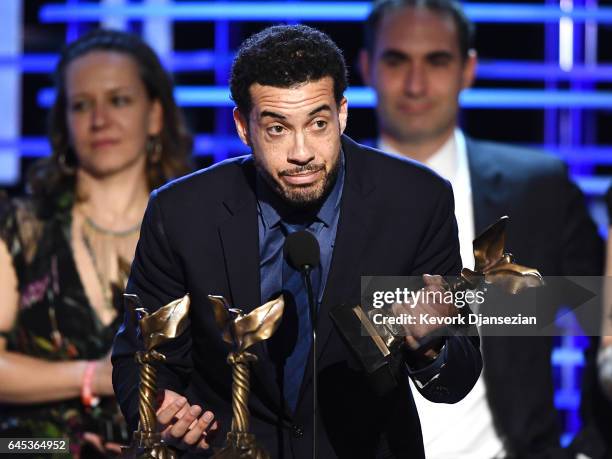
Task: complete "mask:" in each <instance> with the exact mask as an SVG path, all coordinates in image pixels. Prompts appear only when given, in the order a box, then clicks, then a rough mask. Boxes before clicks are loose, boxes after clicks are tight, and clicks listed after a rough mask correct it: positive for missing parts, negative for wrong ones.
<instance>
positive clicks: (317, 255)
mask: <svg viewBox="0 0 612 459" xmlns="http://www.w3.org/2000/svg"><path fill="white" fill-rule="evenodd" d="M283 254H284V256H285V259H286V260H287V262H288V263H289V266H291V267H292V268H293V269H295V270H296V271H300V272H301V273H302V279H303V280H304V283H305V284H306V291H307V292H308V306H309V308H310V324H311V327H312V375H313V376H312V396H313V402H312V457H313V459H316V458H317V397H318V395H317V331H316V330H317V302H316V300H315V298H314V294H313V291H312V282H311V280H310V273H311V271H312V270H313V268H315V267H316V266H317V265H318V264H319V263H320V261H321V249H320V247H319V242H318V241H317V238H315V237H314V235H313V234H312V233H311V232H310V231H307V230H301V231H296V232H295V233H291V234H289V235H288V236H287V237H286V238H285V245H284V247H283Z"/></svg>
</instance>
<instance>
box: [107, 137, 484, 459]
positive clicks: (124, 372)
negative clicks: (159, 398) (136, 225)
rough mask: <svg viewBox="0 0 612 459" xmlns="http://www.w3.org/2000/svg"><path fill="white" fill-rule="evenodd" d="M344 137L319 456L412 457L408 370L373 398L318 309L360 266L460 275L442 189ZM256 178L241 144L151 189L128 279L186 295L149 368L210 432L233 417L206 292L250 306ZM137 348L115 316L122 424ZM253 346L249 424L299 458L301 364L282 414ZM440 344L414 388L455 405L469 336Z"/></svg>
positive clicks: (158, 291) (344, 289)
mask: <svg viewBox="0 0 612 459" xmlns="http://www.w3.org/2000/svg"><path fill="white" fill-rule="evenodd" d="M342 146H343V151H344V153H345V159H346V163H345V164H346V177H345V182H344V191H343V195H342V202H341V207H340V220H339V223H338V230H337V237H336V242H335V247H334V253H333V257H332V264H331V268H330V273H329V277H328V281H327V286H326V289H325V292H324V296H323V301H322V305H321V311H320V316H319V317H320V318H319V323H318V331H317V342H318V359H319V360H318V365H319V375H318V377H319V379H318V381H319V418H320V421H319V423H318V427H317V442H318V452H319V454H318V455H319V457H321V458H333V457H342V458H352V459H354V458H360V457H363V458H371V457H398V458H399V457H402V458H405V457H411V458H422V457H424V454H423V446H422V438H421V430H420V425H419V420H418V415H417V413H416V409H415V406H414V402H413V398H412V394H411V392H410V388H409V385H408V381H407V376H406V375H403V378H401V380H400V384H399V387H398V388H397V389H396V390H394V391H392V392H391V393H389V394H387V395H386V396H384V397H377V396H376V395H375V394H374V392H373V390H372V389H371V387H370V386H369V383H368V381H367V380H366V377H365V375H364V373H363V372H362V370H361V367H360V365H359V364H358V362H357V361H356V360H355V359H354V357H353V356H352V355H351V353H350V352H349V350H348V348H347V347H346V345H345V344H344V343H343V341H342V340H341V338H340V336H339V334H338V332H337V331H336V330H335V328H334V327H333V325H332V322H331V320H330V318H329V310H330V308H331V307H333V306H335V305H339V304H341V303H347V304H358V303H359V302H360V276H361V275H420V274H423V273H432V274H434V273H435V274H456V273H458V272H459V269H460V267H461V260H460V256H459V249H458V239H457V233H456V231H457V230H456V222H455V218H454V214H453V197H452V192H451V188H450V186H449V184H448V183H447V182H445V181H444V180H442V179H440V178H439V177H438V176H437V175H435V174H434V173H432V172H431V171H429V170H428V169H426V168H424V167H422V166H419V165H417V164H416V163H414V162H411V161H407V160H399V159H397V158H392V157H389V156H386V155H383V154H381V153H380V152H377V151H375V150H372V149H369V148H366V147H362V146H360V145H358V144H356V143H354V142H353V141H352V140H350V139H349V138H348V137H345V136H343V138H342ZM254 177H255V169H254V167H253V159H252V157H251V156H246V157H242V158H237V159H234V160H229V161H225V162H223V163H221V164H218V165H215V166H213V167H211V168H208V169H205V170H202V171H199V172H196V173H195V174H192V175H190V176H188V177H186V178H183V179H180V180H177V181H175V182H172V183H170V184H169V185H166V186H164V187H162V188H161V189H159V190H157V191H155V192H153V194H152V196H151V200H150V202H149V206H148V208H147V211H146V214H145V218H144V221H143V226H142V230H141V235H140V240H139V243H138V247H137V250H136V257H135V260H134V263H133V265H132V272H131V275H130V280H129V283H128V288H127V290H128V292H130V293H136V294H138V295H139V297H140V298H141V299H142V302H143V304H144V305H145V306H146V307H148V308H150V309H153V310H154V309H156V308H158V307H160V306H162V305H164V304H167V303H168V302H170V301H171V300H173V299H175V298H179V297H181V296H182V295H184V294H185V293H186V292H189V293H190V295H191V299H192V306H191V310H190V328H189V330H188V332H187V333H185V334H184V335H183V336H182V337H181V338H179V339H177V340H175V341H174V342H173V343H172V344H171V345H170V346H168V347H167V348H165V349H162V352H163V353H165V354H167V356H168V362H167V365H165V366H164V367H163V368H160V369H159V378H160V387H161V388H168V389H172V390H175V391H176V392H179V393H182V394H185V395H186V396H187V397H188V399H189V400H190V402H191V403H192V404H193V403H197V404H201V405H202V406H203V407H205V409H210V410H211V411H213V412H214V413H215V415H216V417H217V419H218V420H219V421H220V425H221V435H219V436H218V440H219V443H222V442H224V440H225V432H226V431H227V430H228V429H229V427H230V420H231V404H230V402H231V374H230V368H229V366H228V364H227V363H226V356H227V354H228V351H229V349H228V346H227V345H226V344H225V343H224V342H223V341H222V340H221V337H220V332H219V330H218V329H217V326H216V325H215V322H214V319H213V313H212V309H211V306H210V304H209V302H208V300H207V299H206V296H207V295H208V294H220V295H224V296H225V297H226V298H228V299H229V300H230V301H231V303H232V304H233V305H235V306H236V307H240V308H243V309H245V310H246V311H249V310H251V309H252V308H253V307H255V306H257V305H259V304H260V279H259V249H258V229H257V209H256V197H255V194H254V192H253V190H254ZM407 196H408V198H406V197H407ZM137 348H138V345H137V342H136V339H135V335H134V327H133V324H132V323H130V318H129V316H127V317H126V322H125V324H124V327H123V328H122V329H121V330H120V332H119V334H118V335H117V338H116V342H115V346H114V354H113V365H114V368H113V381H114V386H115V391H116V394H117V397H118V399H119V402H120V404H121V407H122V410H123V412H124V414H125V416H126V418H127V420H128V422H129V424H130V425H131V427H132V428H134V427H135V425H136V421H137V383H138V379H137V368H136V366H135V364H134V361H133V355H134V352H135V350H137ZM252 349H253V352H254V353H255V354H256V355H257V356H258V358H259V361H258V362H257V363H256V364H255V366H254V369H253V370H252V381H251V398H250V409H251V430H252V431H253V432H254V433H255V434H256V435H257V438H258V439H259V441H260V442H261V443H263V444H264V445H265V447H266V448H267V449H268V450H269V451H271V453H272V455H273V457H285V458H288V457H300V458H302V457H303V458H309V457H311V456H312V452H311V444H312V435H313V432H312V409H311V407H312V390H311V384H312V368H310V366H308V367H307V368H306V372H305V376H304V382H303V383H302V387H301V392H300V398H299V400H298V404H297V408H296V413H295V415H293V416H292V415H291V414H289V413H287V412H285V411H284V410H283V408H282V406H283V404H282V399H281V392H280V390H279V387H278V384H277V382H276V379H275V377H274V375H275V374H276V373H275V368H274V366H273V364H272V362H271V360H270V359H269V357H268V355H267V353H266V350H265V346H264V345H263V343H260V344H258V345H255V346H254V347H253V348H252ZM445 352H446V365H445V366H444V367H443V368H442V370H441V372H440V376H439V378H437V379H436V380H434V381H433V382H432V383H431V384H429V385H427V386H426V387H425V389H423V390H422V392H423V394H424V395H425V396H426V397H427V398H428V399H430V400H432V401H435V402H443V403H453V402H456V401H458V400H460V399H461V398H463V397H464V396H465V395H466V394H467V393H468V392H469V391H470V390H471V388H472V387H473V385H474V383H475V382H476V380H477V378H478V376H479V374H480V370H481V358H480V351H479V341H478V338H477V337H465V336H454V337H452V338H449V339H448V341H447V344H446V349H445ZM309 362H310V360H309ZM309 365H310V364H309ZM422 371H425V370H422Z"/></svg>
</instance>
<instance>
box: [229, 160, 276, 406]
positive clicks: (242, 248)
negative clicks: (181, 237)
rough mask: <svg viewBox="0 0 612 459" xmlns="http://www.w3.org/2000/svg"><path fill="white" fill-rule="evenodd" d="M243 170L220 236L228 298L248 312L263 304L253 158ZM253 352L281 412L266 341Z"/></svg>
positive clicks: (264, 384) (272, 400)
mask: <svg viewBox="0 0 612 459" xmlns="http://www.w3.org/2000/svg"><path fill="white" fill-rule="evenodd" d="M243 169H244V171H245V176H244V180H243V179H241V180H239V181H237V182H236V183H234V184H230V185H228V188H227V189H228V190H229V191H230V194H228V196H227V197H226V198H225V199H224V200H223V205H224V206H225V208H226V210H227V213H228V216H227V219H226V220H224V221H223V222H222V223H221V224H220V225H219V237H220V240H221V247H222V250H223V256H224V262H225V267H224V268H225V272H226V275H227V279H228V283H229V288H230V294H231V297H230V298H228V299H227V300H228V301H229V302H230V304H231V305H232V307H236V308H239V309H242V311H243V312H244V313H245V314H248V313H249V312H250V311H252V310H253V309H254V308H256V307H258V306H260V303H261V292H260V273H259V227H258V223H257V218H258V217H257V199H256V197H255V192H254V190H255V185H254V178H255V175H254V174H255V170H254V167H253V165H252V160H250V159H247V160H245V163H244V164H243ZM219 269H223V267H219ZM249 352H251V353H253V354H255V355H256V356H257V362H256V363H255V364H254V365H252V366H251V369H252V374H253V376H254V377H255V378H257V380H258V381H259V383H260V386H261V391H263V392H264V395H266V396H267V398H268V400H267V401H268V403H269V404H271V406H273V407H275V409H276V411H278V410H279V407H280V401H281V396H280V391H279V389H278V386H277V384H276V382H275V380H274V378H273V375H274V374H275V369H274V366H273V364H272V362H271V361H270V359H268V357H267V353H266V352H265V346H264V343H263V342H259V343H256V344H254V345H253V346H252V347H250V348H249ZM260 395H261V394H260Z"/></svg>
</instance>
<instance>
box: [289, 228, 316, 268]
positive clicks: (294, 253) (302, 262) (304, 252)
mask: <svg viewBox="0 0 612 459" xmlns="http://www.w3.org/2000/svg"><path fill="white" fill-rule="evenodd" d="M283 253H284V255H285V258H286V259H287V262H288V263H289V265H290V266H291V267H292V268H293V269H296V270H298V271H302V270H304V269H305V268H306V267H307V266H308V267H310V268H314V267H315V266H317V265H318V264H319V260H320V259H321V249H320V248H319V242H318V241H317V238H316V237H314V236H313V234H312V233H311V232H310V231H307V230H301V231H296V232H295V233H291V234H289V235H288V236H287V237H286V238H285V246H284V248H283Z"/></svg>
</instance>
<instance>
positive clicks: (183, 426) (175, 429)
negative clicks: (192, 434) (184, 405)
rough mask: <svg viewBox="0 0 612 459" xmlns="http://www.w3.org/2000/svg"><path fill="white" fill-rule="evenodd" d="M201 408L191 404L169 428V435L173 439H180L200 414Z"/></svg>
mask: <svg viewBox="0 0 612 459" xmlns="http://www.w3.org/2000/svg"><path fill="white" fill-rule="evenodd" d="M201 412H202V408H200V407H199V406H198V405H193V406H192V407H191V408H189V411H188V412H187V413H185V415H184V416H182V417H181V418H180V419H179V420H178V421H176V422H175V423H174V425H173V426H172V428H171V429H170V432H169V433H170V436H171V437H174V438H175V439H181V438H182V437H183V436H184V435H185V433H187V431H188V430H189V426H190V425H191V423H192V422H193V421H194V420H195V419H196V418H197V417H198V416H199V415H200V413H201Z"/></svg>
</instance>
